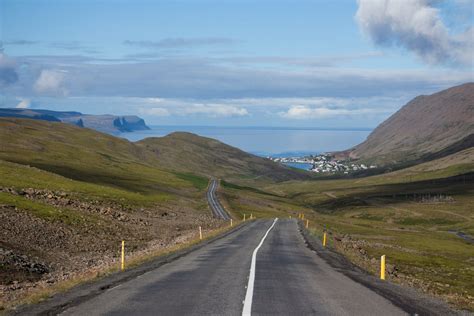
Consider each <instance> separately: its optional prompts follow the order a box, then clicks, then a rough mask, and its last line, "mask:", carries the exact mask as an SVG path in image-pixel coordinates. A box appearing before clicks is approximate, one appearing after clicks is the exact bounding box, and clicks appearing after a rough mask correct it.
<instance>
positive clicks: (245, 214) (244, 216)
mask: <svg viewBox="0 0 474 316" xmlns="http://www.w3.org/2000/svg"><path fill="white" fill-rule="evenodd" d="M245 215H246V214H244V222H245Z"/></svg>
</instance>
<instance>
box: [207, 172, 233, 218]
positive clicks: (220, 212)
mask: <svg viewBox="0 0 474 316" xmlns="http://www.w3.org/2000/svg"><path fill="white" fill-rule="evenodd" d="M218 185H219V181H217V180H216V179H211V183H210V184H209V188H208V189H207V202H208V203H209V207H210V208H211V210H212V213H213V214H214V216H215V217H217V218H221V219H224V220H230V218H231V217H230V215H229V214H228V213H227V212H226V210H225V209H224V208H223V207H222V205H221V203H220V202H219V200H218V199H217V197H216V190H217V187H218Z"/></svg>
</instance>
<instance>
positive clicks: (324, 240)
mask: <svg viewBox="0 0 474 316" xmlns="http://www.w3.org/2000/svg"><path fill="white" fill-rule="evenodd" d="M326 239H327V236H326V232H324V235H323V247H326Z"/></svg>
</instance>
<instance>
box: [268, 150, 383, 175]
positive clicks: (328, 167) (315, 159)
mask: <svg viewBox="0 0 474 316" xmlns="http://www.w3.org/2000/svg"><path fill="white" fill-rule="evenodd" d="M268 158H269V159H270V160H272V161H275V162H279V163H283V164H287V163H301V164H311V165H312V167H311V169H310V171H312V172H316V173H343V174H349V173H351V172H355V171H360V170H367V169H374V168H377V166H376V165H369V166H368V165H365V164H357V163H354V162H351V161H346V160H337V159H335V158H334V156H332V155H329V154H320V155H309V156H304V157H278V158H273V157H268Z"/></svg>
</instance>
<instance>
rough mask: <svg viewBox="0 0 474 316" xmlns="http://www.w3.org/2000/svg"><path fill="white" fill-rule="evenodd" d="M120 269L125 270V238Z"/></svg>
mask: <svg viewBox="0 0 474 316" xmlns="http://www.w3.org/2000/svg"><path fill="white" fill-rule="evenodd" d="M120 270H122V271H124V270H125V240H122V260H121V265H120Z"/></svg>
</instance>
